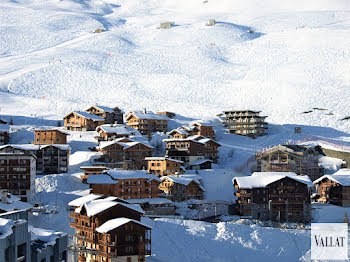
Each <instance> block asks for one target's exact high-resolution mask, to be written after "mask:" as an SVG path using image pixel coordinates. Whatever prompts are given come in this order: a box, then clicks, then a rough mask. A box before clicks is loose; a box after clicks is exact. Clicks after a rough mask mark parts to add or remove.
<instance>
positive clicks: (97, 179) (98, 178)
mask: <svg viewBox="0 0 350 262" xmlns="http://www.w3.org/2000/svg"><path fill="white" fill-rule="evenodd" d="M87 183H88V184H118V180H115V179H113V178H112V177H111V176H110V175H105V174H99V175H89V176H88V178H87Z"/></svg>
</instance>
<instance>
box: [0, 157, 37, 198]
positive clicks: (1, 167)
mask: <svg viewBox="0 0 350 262" xmlns="http://www.w3.org/2000/svg"><path fill="white" fill-rule="evenodd" d="M35 179H36V156H34V155H33V154H24V153H1V152H0V189H1V190H6V191H7V192H9V193H11V194H12V195H14V196H18V197H19V198H20V199H21V201H24V202H31V203H32V202H33V201H34V193H35Z"/></svg>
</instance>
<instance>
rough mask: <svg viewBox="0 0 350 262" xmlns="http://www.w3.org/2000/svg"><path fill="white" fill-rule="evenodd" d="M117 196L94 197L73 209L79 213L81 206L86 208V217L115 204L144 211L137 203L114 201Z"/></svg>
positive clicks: (139, 211)
mask: <svg viewBox="0 0 350 262" xmlns="http://www.w3.org/2000/svg"><path fill="white" fill-rule="evenodd" d="M116 200H117V198H116V197H107V198H103V199H95V200H92V201H89V202H86V203H84V204H82V205H81V206H80V207H79V208H77V209H76V210H75V213H80V212H81V210H82V208H83V207H84V208H85V210H86V215H87V216H88V217H91V216H94V215H97V214H99V213H101V212H103V211H105V210H107V209H109V208H111V207H114V206H116V205H121V206H124V207H127V208H129V209H132V210H134V211H136V212H138V213H141V214H143V213H144V211H143V210H142V208H141V207H140V206H139V205H136V204H125V203H122V202H117V201H116Z"/></svg>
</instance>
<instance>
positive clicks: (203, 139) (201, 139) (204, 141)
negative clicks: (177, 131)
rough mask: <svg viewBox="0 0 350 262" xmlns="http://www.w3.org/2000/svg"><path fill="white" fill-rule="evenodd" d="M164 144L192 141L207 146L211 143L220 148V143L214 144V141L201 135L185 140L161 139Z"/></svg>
mask: <svg viewBox="0 0 350 262" xmlns="http://www.w3.org/2000/svg"><path fill="white" fill-rule="evenodd" d="M163 141H164V142H176V141H179V142H181V141H192V142H195V143H200V144H203V145H205V144H207V143H209V142H213V143H215V144H217V145H218V146H221V144H220V143H218V142H216V141H215V140H213V139H211V138H207V137H204V136H201V135H192V136H189V137H186V138H167V139H163Z"/></svg>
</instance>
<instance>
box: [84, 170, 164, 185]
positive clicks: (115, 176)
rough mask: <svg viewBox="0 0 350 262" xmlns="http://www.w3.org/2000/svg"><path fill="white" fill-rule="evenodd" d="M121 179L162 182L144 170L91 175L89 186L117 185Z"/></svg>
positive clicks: (114, 171)
mask: <svg viewBox="0 0 350 262" xmlns="http://www.w3.org/2000/svg"><path fill="white" fill-rule="evenodd" d="M119 179H121V180H122V179H147V181H152V180H156V181H158V182H161V180H160V179H159V178H158V177H157V176H155V175H152V174H148V173H147V172H146V171H144V170H116V169H112V170H107V171H105V172H104V173H102V174H100V175H89V177H88V180H87V183H88V184H117V183H118V180H119Z"/></svg>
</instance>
